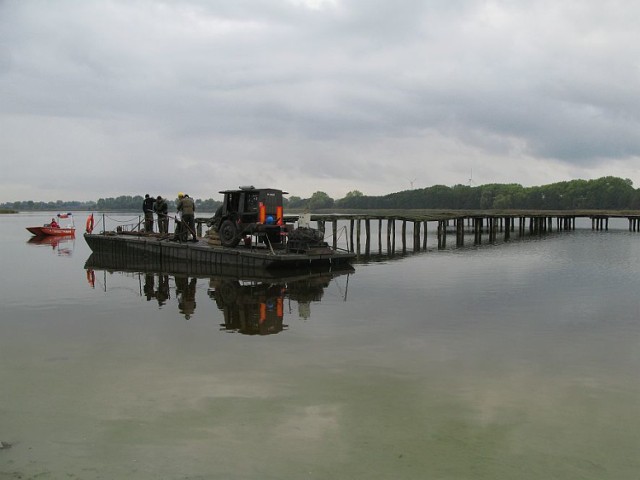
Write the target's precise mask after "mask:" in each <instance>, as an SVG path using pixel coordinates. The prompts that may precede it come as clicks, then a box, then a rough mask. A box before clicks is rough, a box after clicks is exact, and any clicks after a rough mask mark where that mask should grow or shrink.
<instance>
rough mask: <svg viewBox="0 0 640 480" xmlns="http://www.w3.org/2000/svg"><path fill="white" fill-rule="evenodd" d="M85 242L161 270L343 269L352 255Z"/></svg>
mask: <svg viewBox="0 0 640 480" xmlns="http://www.w3.org/2000/svg"><path fill="white" fill-rule="evenodd" d="M84 238H85V240H86V242H87V244H88V245H89V248H90V249H91V251H92V252H94V253H97V254H99V255H100V256H102V257H103V258H104V257H105V256H110V257H112V258H113V259H114V260H117V259H119V258H120V259H125V258H130V257H131V256H138V257H139V256H140V255H144V257H145V258H147V259H148V260H149V261H152V262H154V264H157V266H158V267H159V268H161V269H171V268H172V267H175V265H176V263H186V264H188V265H189V266H190V267H192V269H195V270H197V269H198V266H202V268H203V269H205V270H210V269H211V267H215V266H223V265H224V266H231V267H234V268H241V269H249V270H257V269H274V268H284V269H290V270H291V269H296V268H305V267H310V266H318V265H343V264H347V263H349V262H350V261H351V260H352V259H353V258H354V257H355V254H353V253H351V252H341V251H335V250H329V251H321V252H319V253H290V252H284V251H283V252H279V251H276V252H275V253H272V252H271V251H269V250H267V249H265V248H251V247H234V248H227V247H221V246H211V245H209V244H208V243H206V242H205V241H203V240H201V241H199V242H198V243H192V242H174V241H170V240H167V239H160V238H157V237H146V236H132V235H126V236H125V235H118V234H113V235H111V234H108V233H107V234H104V233H103V234H85V235H84Z"/></svg>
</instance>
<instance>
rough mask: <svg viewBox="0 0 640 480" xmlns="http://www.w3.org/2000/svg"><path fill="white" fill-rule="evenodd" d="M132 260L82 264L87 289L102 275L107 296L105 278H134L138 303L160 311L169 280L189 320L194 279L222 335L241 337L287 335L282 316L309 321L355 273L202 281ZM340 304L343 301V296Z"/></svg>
mask: <svg viewBox="0 0 640 480" xmlns="http://www.w3.org/2000/svg"><path fill="white" fill-rule="evenodd" d="M135 260H136V259H135V258H133V259H118V261H113V260H111V261H109V262H106V264H105V262H104V258H102V259H100V258H99V257H95V256H94V255H92V256H91V257H89V259H88V260H87V262H86V264H85V268H86V271H87V280H88V282H89V285H90V286H91V287H92V288H95V284H96V273H95V272H96V270H103V272H104V273H105V275H104V276H103V279H102V281H101V282H100V281H99V283H102V284H103V288H104V291H105V292H107V290H108V288H107V276H106V273H107V272H109V273H115V272H118V273H122V274H123V276H124V278H127V277H128V278H131V279H132V280H134V279H136V278H137V281H138V283H139V295H140V296H141V297H144V298H146V300H147V301H152V300H155V301H157V302H158V306H159V307H163V306H165V305H166V304H167V301H168V300H169V299H170V298H171V294H170V292H171V287H170V283H171V280H172V279H173V284H174V288H175V299H176V301H177V304H178V305H177V306H178V311H179V312H180V314H182V315H183V316H184V318H185V319H186V320H189V319H190V318H191V317H192V316H193V315H194V314H195V312H196V296H197V286H198V279H201V280H205V279H206V280H208V284H209V288H208V290H207V293H208V296H209V298H210V299H211V300H213V301H214V302H215V305H216V306H217V308H218V309H219V310H220V311H221V312H222V314H223V316H224V323H222V324H221V327H222V330H224V331H227V332H237V333H242V334H245V335H270V334H275V333H279V332H281V331H283V330H287V329H288V325H286V324H285V323H284V317H285V314H289V315H290V314H293V312H294V311H296V312H297V314H298V317H299V318H303V319H308V318H309V317H310V315H311V303H312V302H319V301H320V300H321V299H322V297H323V295H324V292H325V289H326V288H327V287H328V286H329V285H330V284H331V281H332V280H333V279H334V278H335V277H336V276H339V275H344V274H346V275H347V277H346V278H347V285H348V274H350V273H352V272H353V271H354V270H353V268H352V267H346V268H344V267H343V268H342V269H341V270H340V271H327V270H313V271H303V272H281V271H280V272H273V271H268V272H267V271H255V270H254V271H251V272H248V271H244V272H242V273H243V274H242V275H240V274H238V272H237V271H235V272H234V271H224V272H219V273H210V274H209V275H206V276H205V275H187V274H184V273H175V274H173V275H171V274H169V273H167V272H159V271H157V267H154V266H149V265H144V264H143V263H140V261H138V262H136V261H135ZM138 260H139V259H138ZM122 265H126V267H125V266H122ZM134 266H135V268H132V267H134ZM99 278H100V277H99ZM344 298H345V299H346V290H345V293H344ZM296 303H297V310H296V305H295V304H296Z"/></svg>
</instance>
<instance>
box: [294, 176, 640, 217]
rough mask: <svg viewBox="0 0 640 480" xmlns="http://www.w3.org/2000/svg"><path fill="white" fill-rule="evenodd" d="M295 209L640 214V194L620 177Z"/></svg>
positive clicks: (439, 190)
mask: <svg viewBox="0 0 640 480" xmlns="http://www.w3.org/2000/svg"><path fill="white" fill-rule="evenodd" d="M288 206H289V208H305V209H309V210H311V211H313V210H318V209H330V208H333V209H412V208H416V209H418V208H419V209H453V210H509V209H511V210H581V209H587V210H638V209H640V190H636V189H634V188H633V182H632V181H631V180H630V179H628V178H625V179H622V178H617V177H602V178H598V179H596V180H571V181H568V182H558V183H553V184H549V185H543V186H536V187H523V186H522V185H520V184H516V183H511V184H497V183H496V184H487V185H480V186H470V185H454V186H453V187H448V186H445V185H434V186H431V187H427V188H419V189H414V190H405V191H402V192H397V193H390V194H388V195H383V196H367V195H363V194H362V192H360V191H358V190H354V191H351V192H349V193H348V194H347V195H346V196H345V197H344V198H341V199H338V200H334V199H332V198H331V197H329V195H327V194H326V193H325V192H316V193H314V194H313V195H312V196H311V197H310V198H306V199H304V198H300V197H295V196H292V197H290V198H289V204H288Z"/></svg>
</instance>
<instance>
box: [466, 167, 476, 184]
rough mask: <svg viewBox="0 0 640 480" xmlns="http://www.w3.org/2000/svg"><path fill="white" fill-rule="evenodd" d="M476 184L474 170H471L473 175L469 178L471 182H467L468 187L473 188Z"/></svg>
mask: <svg viewBox="0 0 640 480" xmlns="http://www.w3.org/2000/svg"><path fill="white" fill-rule="evenodd" d="M475 184H476V182H474V181H473V168H472V169H471V175H470V176H469V181H468V182H467V185H469V186H470V187H473V186H474V185H475Z"/></svg>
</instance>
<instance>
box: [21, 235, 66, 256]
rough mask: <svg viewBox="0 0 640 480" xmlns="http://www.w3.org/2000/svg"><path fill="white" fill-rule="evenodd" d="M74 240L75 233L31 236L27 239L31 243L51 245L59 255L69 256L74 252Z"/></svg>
mask: <svg viewBox="0 0 640 480" xmlns="http://www.w3.org/2000/svg"><path fill="white" fill-rule="evenodd" d="M74 242H75V237H74V236H73V235H62V236H54V235H47V236H39V237H31V238H30V239H29V240H28V241H27V243H28V244H29V245H36V246H45V247H51V249H52V250H53V251H54V252H55V253H57V254H58V255H59V256H67V257H69V256H71V254H72V253H73V246H74Z"/></svg>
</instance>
